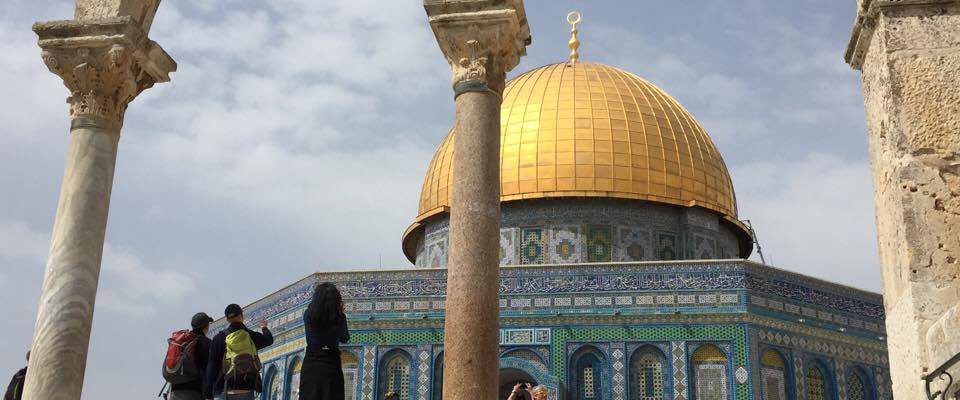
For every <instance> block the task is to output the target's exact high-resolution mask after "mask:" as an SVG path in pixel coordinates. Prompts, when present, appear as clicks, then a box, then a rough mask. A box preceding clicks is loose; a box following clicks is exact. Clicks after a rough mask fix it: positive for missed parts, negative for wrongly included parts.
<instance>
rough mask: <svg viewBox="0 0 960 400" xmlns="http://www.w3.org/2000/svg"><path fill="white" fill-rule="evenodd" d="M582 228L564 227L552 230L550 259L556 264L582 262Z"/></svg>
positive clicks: (549, 247)
mask: <svg viewBox="0 0 960 400" xmlns="http://www.w3.org/2000/svg"><path fill="white" fill-rule="evenodd" d="M579 232H580V228H578V227H576V226H562V227H557V228H554V229H552V230H551V232H550V233H551V235H550V245H549V246H548V249H549V251H548V253H549V254H548V255H547V256H548V257H547V258H548V259H549V260H550V262H551V263H554V264H564V263H576V262H580V261H581V256H580V255H581V247H582V245H581V243H580V234H579Z"/></svg>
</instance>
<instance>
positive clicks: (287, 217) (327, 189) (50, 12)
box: [0, 0, 880, 399]
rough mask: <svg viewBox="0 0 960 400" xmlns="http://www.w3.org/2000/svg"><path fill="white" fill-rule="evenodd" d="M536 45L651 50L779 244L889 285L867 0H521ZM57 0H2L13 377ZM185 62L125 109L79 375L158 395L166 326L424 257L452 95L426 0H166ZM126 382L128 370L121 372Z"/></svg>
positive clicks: (593, 51)
mask: <svg viewBox="0 0 960 400" xmlns="http://www.w3.org/2000/svg"><path fill="white" fill-rule="evenodd" d="M526 3H527V14H528V17H529V19H530V25H531V28H532V30H533V38H534V41H533V45H532V46H531V47H530V48H529V49H528V50H529V55H528V56H526V57H525V58H523V60H522V63H521V64H520V65H519V66H518V67H517V68H516V70H515V71H514V72H512V73H511V75H510V76H513V75H516V74H517V73H519V72H522V71H525V70H528V69H531V68H535V67H537V66H540V65H543V64H547V63H552V62H557V61H561V60H563V59H564V57H565V55H566V54H567V51H568V50H567V48H566V41H567V39H568V31H569V27H568V26H567V25H566V24H565V23H564V22H563V21H564V16H565V15H566V13H567V12H568V11H570V10H571V9H579V10H581V11H582V12H583V16H584V17H583V18H584V19H583V23H582V25H581V40H582V42H583V45H582V47H581V54H582V59H584V60H589V61H599V62H604V63H608V64H612V65H615V66H619V67H622V68H624V69H626V70H629V71H632V72H635V73H637V74H639V75H641V76H644V77H646V78H647V79H649V80H651V81H652V82H654V83H656V84H658V85H659V86H661V87H662V88H664V89H665V90H666V91H668V92H669V93H671V94H672V95H673V96H674V97H676V98H677V99H678V100H679V101H680V102H681V103H683V104H684V105H685V106H686V107H687V108H688V109H690V111H691V112H692V113H693V114H694V115H695V116H696V117H697V118H698V119H699V120H700V121H701V122H702V124H703V125H704V127H705V128H706V129H707V131H708V132H710V134H711V135H712V137H713V139H714V140H715V141H716V143H717V145H718V146H719V148H720V150H721V151H722V152H723V154H724V157H725V160H726V162H727V165H728V167H729V168H730V170H731V173H732V175H733V179H734V184H735V188H736V191H737V197H738V199H739V204H740V213H741V215H740V216H741V218H745V219H750V220H752V221H753V223H754V226H755V227H756V229H757V232H758V234H759V237H760V241H761V244H762V245H763V248H764V252H765V254H766V255H767V261H768V262H771V263H772V264H774V265H776V266H778V267H780V268H785V269H789V270H793V271H798V272H801V273H805V274H809V275H813V276H817V277H821V278H825V279H829V280H833V281H837V282H840V283H845V284H848V285H852V286H856V287H860V288H864V289H869V290H879V289H880V275H879V268H878V261H877V250H876V239H875V233H876V232H875V228H874V224H873V202H872V193H871V190H872V189H871V180H870V170H869V165H868V160H867V154H866V139H865V128H864V114H863V106H862V97H861V95H860V84H859V75H858V73H856V72H855V71H852V70H850V69H849V68H848V67H847V66H846V65H845V64H844V63H843V61H842V54H843V50H844V47H845V44H846V41H847V38H848V37H849V30H850V27H851V24H852V22H853V19H854V1H853V0H847V1H837V0H803V1H792V2H771V1H769V0H739V1H737V2H733V3H731V2H730V1H727V0H690V1H652V0H643V1H638V0H631V1H593V2H585V1H571V0H562V1H561V0H551V1H546V0H528V1H527V2H526ZM72 13H73V11H72V2H69V1H64V0H55V1H54V0H51V1H43V2H37V1H30V0H4V1H2V2H0V55H2V57H0V120H2V121H4V126H3V128H2V129H0V171H2V172H0V187H2V188H3V191H2V192H0V193H2V195H0V304H3V305H4V306H5V308H6V310H7V311H8V317H7V322H6V323H5V324H4V327H3V332H4V335H3V337H4V340H2V341H0V379H3V380H4V382H6V379H8V378H6V376H9V374H12V373H13V372H14V371H15V370H16V369H18V368H20V367H21V366H22V363H23V361H22V360H23V358H22V357H23V352H24V351H25V350H26V349H27V348H28V347H29V343H30V340H31V335H32V333H33V324H34V316H35V313H36V307H37V299H38V295H39V290H40V284H41V280H42V274H43V265H44V262H45V258H46V253H47V247H48V245H49V238H50V230H51V226H52V224H53V217H54V213H55V210H56V205H57V194H58V191H59V185H60V179H61V177H62V175H63V165H64V160H65V156H66V146H67V143H68V124H69V122H68V120H67V106H66V104H65V103H64V98H65V97H66V96H67V92H66V90H65V89H64V87H63V85H62V83H61V81H60V79H59V78H58V77H56V76H55V75H53V74H51V73H49V72H48V71H47V70H46V68H45V67H44V66H43V63H42V61H41V60H40V56H39V49H38V48H37V46H36V36H35V35H34V34H33V33H32V32H31V30H30V25H31V24H32V23H33V22H34V21H44V20H57V19H66V18H69V17H71V16H72ZM150 36H151V37H152V38H153V39H154V40H156V41H157V42H159V43H160V44H161V45H162V46H163V47H164V48H165V49H166V50H167V52H168V53H170V54H171V55H172V56H173V57H174V58H175V59H176V60H177V62H178V63H179V70H178V71H177V72H176V73H175V74H173V75H172V82H170V83H164V84H161V85H158V86H156V87H154V88H153V89H150V90H148V91H146V92H145V93H143V94H141V95H140V97H139V98H137V99H136V101H135V102H134V103H133V104H131V106H130V108H129V110H128V111H127V115H126V122H125V125H124V131H123V138H122V140H121V146H120V155H119V159H118V162H117V173H116V178H115V182H114V189H113V199H112V203H111V208H110V221H109V226H108V231H107V243H108V244H107V248H106V249H105V255H104V261H103V273H102V274H101V281H100V292H99V297H98V299H97V312H96V316H95V321H94V329H93V337H92V339H91V352H92V353H91V356H90V360H89V366H88V368H87V377H86V387H85V390H84V398H86V399H120V398H131V397H141V398H148V397H145V396H152V395H154V394H155V392H156V390H159V387H160V385H161V380H160V377H159V373H158V366H159V363H160V360H161V357H162V352H163V349H164V338H165V337H166V336H167V335H168V333H169V332H170V331H172V330H175V329H180V328H182V327H184V326H185V325H186V324H187V323H188V319H189V317H190V314H191V313H193V312H195V311H200V310H204V311H207V312H209V313H211V314H212V315H219V314H220V313H222V311H221V310H222V309H223V306H224V305H225V304H227V303H229V302H239V303H246V302H249V301H251V300H253V299H255V298H258V297H261V296H263V295H265V294H267V293H269V292H270V291H272V290H275V289H277V288H279V287H281V286H283V285H285V284H287V283H290V282H293V281H294V280H297V279H299V278H301V277H303V276H305V275H307V274H309V273H310V272H312V271H317V270H337V269H357V268H376V267H377V266H378V264H379V263H380V262H381V261H380V260H382V264H383V266H384V267H408V266H409V263H408V262H407V261H406V260H405V259H404V257H403V255H402V253H401V250H400V235H401V233H402V232H403V230H404V228H406V226H407V225H408V224H409V223H410V221H411V220H412V218H413V217H414V215H415V213H416V206H417V196H418V195H419V190H420V184H421V180H422V178H423V173H424V171H425V170H426V167H427V164H428V163H429V161H430V157H431V155H432V153H433V150H434V149H435V147H436V145H437V144H438V143H439V141H440V139H441V138H442V136H443V135H444V134H445V133H446V131H447V128H448V127H449V126H450V123H451V120H452V117H453V108H452V105H453V103H452V101H451V100H452V99H451V97H452V96H451V90H450V87H449V69H448V67H447V65H446V64H445V62H444V60H443V58H442V57H441V54H440V52H439V50H438V48H437V46H436V43H435V41H434V39H433V36H432V34H431V33H430V31H429V28H428V26H427V23H426V19H425V13H424V11H423V9H422V7H421V6H420V2H419V1H416V0H402V1H401V0H391V1H382V0H326V1H313V0H271V1H262V2H250V1H240V0H189V1H187V0H179V1H173V0H167V1H165V2H163V4H162V5H161V7H160V10H159V12H158V13H157V16H156V19H155V22H154V26H153V29H152V31H151V32H150ZM117 389H123V390H119V391H118V390H117Z"/></svg>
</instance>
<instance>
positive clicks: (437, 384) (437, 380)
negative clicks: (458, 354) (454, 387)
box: [433, 353, 443, 400]
mask: <svg viewBox="0 0 960 400" xmlns="http://www.w3.org/2000/svg"><path fill="white" fill-rule="evenodd" d="M442 399H443V353H440V355H439V356H437V361H436V362H435V363H433V400H442Z"/></svg>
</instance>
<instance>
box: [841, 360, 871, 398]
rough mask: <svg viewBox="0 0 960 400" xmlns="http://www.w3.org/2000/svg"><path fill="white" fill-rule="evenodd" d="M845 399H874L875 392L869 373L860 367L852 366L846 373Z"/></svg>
mask: <svg viewBox="0 0 960 400" xmlns="http://www.w3.org/2000/svg"><path fill="white" fill-rule="evenodd" d="M846 389H847V400H874V399H875V398H876V394H875V393H874V391H873V384H872V381H871V380H870V375H868V374H867V371H866V370H864V369H863V368H862V367H853V368H851V369H850V372H849V373H848V374H847V387H846Z"/></svg>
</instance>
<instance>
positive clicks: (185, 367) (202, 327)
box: [163, 312, 213, 400]
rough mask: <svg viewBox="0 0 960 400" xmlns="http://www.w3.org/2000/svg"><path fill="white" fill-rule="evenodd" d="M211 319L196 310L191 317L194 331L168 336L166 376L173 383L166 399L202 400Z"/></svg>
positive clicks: (165, 360)
mask: <svg viewBox="0 0 960 400" xmlns="http://www.w3.org/2000/svg"><path fill="white" fill-rule="evenodd" d="M211 322H213V318H210V316H209V315H207V313H202V312H200V313H196V314H194V315H193V318H190V328H191V330H189V331H188V330H182V331H176V332H174V333H173V335H171V337H170V339H167V357H166V359H164V364H163V377H164V379H166V380H167V383H169V384H170V393H168V397H167V400H203V379H204V377H205V376H206V373H207V362H208V361H209V360H210V338H208V337H207V330H208V329H210V323H211Z"/></svg>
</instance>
